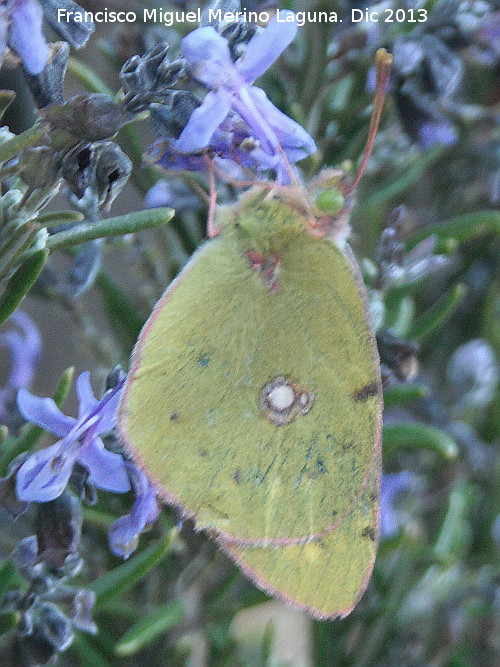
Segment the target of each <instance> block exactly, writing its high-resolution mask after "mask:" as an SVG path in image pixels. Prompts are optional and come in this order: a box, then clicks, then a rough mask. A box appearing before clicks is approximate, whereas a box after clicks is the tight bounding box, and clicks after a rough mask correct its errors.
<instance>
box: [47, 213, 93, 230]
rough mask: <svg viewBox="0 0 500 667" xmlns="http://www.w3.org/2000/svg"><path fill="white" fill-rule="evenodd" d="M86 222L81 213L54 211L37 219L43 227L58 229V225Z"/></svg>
mask: <svg viewBox="0 0 500 667" xmlns="http://www.w3.org/2000/svg"><path fill="white" fill-rule="evenodd" d="M83 220H85V216H84V215H83V213H80V212H79V211H53V212H52V213H42V214H41V215H39V216H38V217H37V219H36V221H37V222H38V224H39V225H41V226H42V227H57V226H58V225H67V224H68V223H72V222H82V221H83Z"/></svg>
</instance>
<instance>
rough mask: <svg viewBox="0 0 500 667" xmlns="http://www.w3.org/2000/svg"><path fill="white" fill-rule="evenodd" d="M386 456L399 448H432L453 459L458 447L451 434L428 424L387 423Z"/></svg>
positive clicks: (439, 453)
mask: <svg viewBox="0 0 500 667" xmlns="http://www.w3.org/2000/svg"><path fill="white" fill-rule="evenodd" d="M382 433H383V439H384V446H383V452H384V456H385V457H387V458H390V457H391V456H392V455H393V454H394V453H395V452H396V451H398V450H399V449H419V448H424V449H430V450H431V451H433V452H435V453H436V454H438V455H439V456H441V457H442V458H443V459H446V460H448V461H452V460H454V459H456V458H457V456H458V447H457V445H456V444H455V441H454V440H452V438H450V436H449V435H447V434H446V433H443V431H440V430H439V429H437V428H435V427H434V426H427V425H426V424H413V423H408V424H386V425H385V426H384V428H383V431H382Z"/></svg>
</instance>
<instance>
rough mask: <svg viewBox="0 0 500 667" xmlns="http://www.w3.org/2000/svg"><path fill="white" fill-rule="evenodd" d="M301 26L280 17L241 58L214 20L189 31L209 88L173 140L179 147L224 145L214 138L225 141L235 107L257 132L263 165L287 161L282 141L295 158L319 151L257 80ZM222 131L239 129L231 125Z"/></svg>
mask: <svg viewBox="0 0 500 667" xmlns="http://www.w3.org/2000/svg"><path fill="white" fill-rule="evenodd" d="M296 32H297V24H296V22H295V21H294V22H286V23H278V22H277V21H276V19H273V20H272V21H271V22H270V23H269V25H268V26H267V27H266V28H265V29H264V30H262V31H261V32H259V33H258V34H257V35H255V36H254V37H253V38H252V39H251V40H250V42H249V43H248V46H247V49H246V52H245V55H244V56H243V57H242V58H240V59H239V60H237V61H236V63H233V62H232V60H231V56H230V52H229V47H228V43H227V40H226V39H224V37H222V36H221V35H219V33H218V32H217V31H216V30H215V29H214V28H212V27H211V26H206V27H202V28H198V29H197V30H193V32H191V33H190V34H189V35H188V36H187V37H185V38H184V39H183V41H182V50H183V53H184V56H185V58H186V60H187V62H188V63H189V65H190V66H191V72H192V76H193V77H194V78H195V79H197V80H198V81H199V82H200V83H202V84H204V85H205V86H206V87H207V88H209V89H210V90H209V92H208V93H207V95H206V97H205V99H204V101H203V103H202V104H201V105H200V106H199V107H198V108H196V109H195V110H194V111H193V113H192V114H191V117H190V118H189V121H188V123H187V125H186V126H185V127H184V129H183V131H182V132H181V134H180V136H179V138H178V139H177V140H175V141H173V142H172V145H173V147H174V148H175V150H176V151H178V152H181V153H195V152H198V151H201V150H203V149H204V148H207V147H209V146H210V147H211V148H214V150H216V151H217V150H221V146H220V145H219V147H217V145H215V146H214V145H213V144H214V141H213V140H214V138H215V140H216V142H215V143H216V144H217V143H219V144H220V142H221V141H222V142H223V143H224V137H223V136H221V135H220V133H219V135H216V133H217V131H218V130H219V129H220V128H221V126H222V125H223V123H224V121H226V119H229V123H230V124H231V123H234V122H235V117H234V115H231V111H233V112H236V114H238V116H239V117H240V118H241V119H243V121H244V124H245V126H246V132H245V134H247V136H251V137H253V139H254V143H255V148H257V147H258V149H259V150H260V151H261V152H262V155H261V157H260V164H261V165H262V168H264V169H267V168H269V166H272V167H276V165H277V164H278V162H281V161H282V159H281V154H280V147H281V148H282V149H283V150H284V151H285V153H286V154H287V157H288V159H289V160H290V161H291V162H296V161H298V160H300V159H302V158H304V157H306V156H307V155H310V154H311V153H314V152H315V151H316V146H315V144H314V141H313V139H312V137H311V136H310V135H309V134H308V133H307V132H306V131H305V130H304V129H303V128H302V127H301V126H300V125H299V124H298V123H296V122H295V121H293V120H291V119H290V118H288V116H286V115H285V114H283V113H282V112H281V111H279V110H278V109H277V108H276V107H275V106H274V104H272V102H270V100H269V99H268V98H267V96H266V94H265V93H264V91H263V90H261V89H260V88H257V87H255V86H253V85H252V84H253V82H254V81H255V79H257V78H258V77H259V76H261V74H263V73H264V72H265V71H266V70H267V69H268V67H270V65H272V63H273V62H274V61H275V60H276V58H277V57H278V56H279V55H280V54H281V52H282V51H283V50H284V49H285V48H286V47H287V46H288V44H289V43H290V42H291V41H292V39H293V38H294V37H295V34H296ZM236 119H237V117H236ZM236 122H237V121H236ZM223 131H226V132H227V131H229V132H230V133H231V132H234V131H235V130H234V129H233V128H231V127H229V128H227V127H226V128H223ZM255 140H256V141H255ZM226 143H227V138H226ZM224 157H230V156H229V155H224ZM233 157H234V156H233Z"/></svg>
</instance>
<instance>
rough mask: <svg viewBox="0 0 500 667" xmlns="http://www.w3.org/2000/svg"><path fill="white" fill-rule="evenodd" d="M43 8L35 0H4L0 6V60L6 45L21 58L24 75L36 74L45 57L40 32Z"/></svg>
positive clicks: (46, 55) (45, 62)
mask: <svg viewBox="0 0 500 667" xmlns="http://www.w3.org/2000/svg"><path fill="white" fill-rule="evenodd" d="M42 21H43V11H42V8H41V6H40V3H39V2H38V0H7V1H6V2H2V7H1V8H0V60H1V59H2V58H3V54H4V53H5V49H6V48H7V44H8V45H9V46H10V47H11V48H12V50H13V51H15V52H16V53H17V55H18V56H19V57H20V58H21V60H22V61H23V65H24V67H25V69H26V71H27V72H28V74H40V72H41V71H42V70H43V68H44V67H45V65H46V64H47V60H48V58H49V47H48V46H47V42H46V41H45V38H44V36H43V33H42Z"/></svg>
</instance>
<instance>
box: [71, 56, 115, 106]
mask: <svg viewBox="0 0 500 667" xmlns="http://www.w3.org/2000/svg"><path fill="white" fill-rule="evenodd" d="M68 72H69V73H71V74H73V76H75V77H76V78H77V79H78V80H79V81H81V82H82V83H83V84H84V85H85V86H86V87H87V88H88V89H89V90H90V91H92V92H93V93H100V94H101V95H109V96H110V97H114V92H113V91H112V90H111V88H110V87H109V86H108V85H107V83H105V81H104V80H103V79H101V77H100V76H99V75H98V74H97V73H96V71H95V70H94V69H92V67H89V66H88V65H86V64H85V63H83V62H82V61H81V60H77V59H76V58H68Z"/></svg>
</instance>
